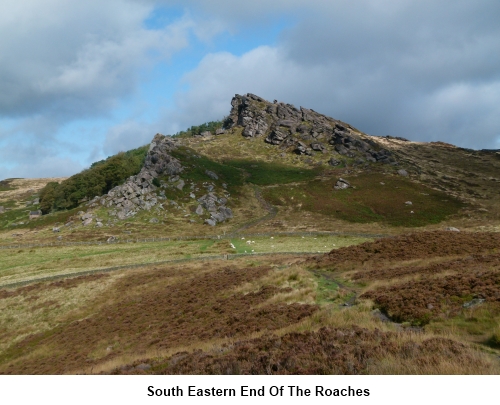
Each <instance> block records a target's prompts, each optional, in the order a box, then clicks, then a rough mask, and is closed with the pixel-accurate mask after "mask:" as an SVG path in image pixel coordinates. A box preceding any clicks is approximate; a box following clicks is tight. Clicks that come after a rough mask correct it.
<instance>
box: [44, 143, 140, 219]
mask: <svg viewBox="0 0 500 405" xmlns="http://www.w3.org/2000/svg"><path fill="white" fill-rule="evenodd" d="M147 150H148V148H147V146H143V147H140V148H137V149H133V150H130V151H128V152H125V153H123V152H122V153H118V154H117V155H114V156H111V157H109V158H107V159H106V160H101V161H99V162H95V163H93V164H92V165H91V167H90V168H89V169H87V170H84V171H82V172H80V173H78V174H75V175H74V176H71V177H70V178H68V179H66V180H64V181H63V182H61V183H56V182H51V183H48V184H47V185H46V186H45V187H44V188H43V189H42V190H41V191H40V208H41V210H42V212H43V213H44V214H46V213H49V212H51V211H58V210H66V209H72V208H75V207H77V206H78V204H79V203H80V202H81V200H83V199H90V198H93V197H95V196H100V195H103V194H106V193H107V192H108V191H109V190H111V189H112V188H113V187H116V186H118V185H120V184H122V183H123V182H124V181H125V180H126V179H128V178H129V177H130V176H134V175H136V174H137V173H139V172H140V170H141V169H142V166H143V164H144V160H145V158H146V154H147Z"/></svg>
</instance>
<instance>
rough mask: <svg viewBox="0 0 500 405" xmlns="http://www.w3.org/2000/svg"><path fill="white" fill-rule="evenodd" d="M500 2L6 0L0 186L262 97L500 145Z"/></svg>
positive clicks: (428, 134)
mask: <svg viewBox="0 0 500 405" xmlns="http://www.w3.org/2000/svg"><path fill="white" fill-rule="evenodd" d="M498 15H500V3H498V1H487V0H486V1H481V2H477V1H469V0H461V1H451V0H442V1H440V2H436V1H429V0H418V1H417V0H400V1H394V0H377V1H375V0H358V1H346V0H338V1H335V2H325V1H320V0H310V1H302V0H275V1H273V2H269V1H263V0H255V1H253V2H251V3H250V2H234V1H228V0H206V1H196V0H185V1H182V2H181V1H175V0H172V1H168V0H109V1H107V2H105V3H103V2H101V1H97V0H87V1H85V2H79V1H76V0H75V1H69V0H45V1H44V2H40V1H38V0H15V1H14V0H3V1H2V4H1V5H0V179H3V178H9V177H48V176H67V175H71V174H74V173H76V172H78V171H80V170H82V169H84V168H86V167H88V166H89V165H90V164H91V163H92V162H93V161H96V160H100V159H102V158H104V157H107V156H109V155H111V154H114V153H117V152H119V151H121V150H128V149H131V148H134V147H138V146H140V145H143V144H146V143H148V142H149V141H150V140H151V139H152V137H153V136H154V134H156V133H157V132H160V133H163V134H173V133H175V132H177V131H179V130H181V129H185V128H186V127H189V126H190V125H195V124H200V123H202V122H205V121H208V120H215V119H221V118H222V117H223V116H225V115H227V114H228V112H229V110H230V101H231V97H232V96H233V95H234V94H235V93H240V94H241V93H247V92H251V93H255V94H258V95H260V96H261V97H264V98H267V99H269V100H273V99H278V100H280V101H285V102H289V103H292V104H295V105H297V106H299V105H302V106H305V107H309V108H313V109H315V110H316V111H319V112H322V113H324V114H327V115H330V116H333V117H335V118H338V119H341V120H343V121H346V122H349V123H351V124H352V125H354V126H356V127H357V128H359V129H361V130H363V131H365V132H367V133H370V134H374V135H386V134H391V135H398V136H404V137H407V138H409V139H411V140H415V141H436V140H442V141H445V142H450V143H453V144H455V145H458V146H462V147H469V148H475V149H481V148H500V53H499V52H498V49H499V47H500V25H499V24H498V22H497V17H498Z"/></svg>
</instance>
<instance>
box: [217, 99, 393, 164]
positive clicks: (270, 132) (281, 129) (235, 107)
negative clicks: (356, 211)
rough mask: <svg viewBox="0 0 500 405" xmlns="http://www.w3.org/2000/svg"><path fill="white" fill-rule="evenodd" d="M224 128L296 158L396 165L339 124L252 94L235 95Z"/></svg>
mask: <svg viewBox="0 0 500 405" xmlns="http://www.w3.org/2000/svg"><path fill="white" fill-rule="evenodd" d="M231 106H232V109H231V113H230V114H229V117H228V118H227V120H226V127H227V128H233V127H236V126H240V127H243V130H242V135H243V136H244V137H246V138H255V137H262V138H263V140H264V141H265V142H267V143H269V144H271V145H276V146H279V147H281V148H283V149H286V150H290V151H291V152H294V153H296V154H298V155H312V154H313V153H324V154H330V155H331V156H332V157H333V158H334V160H336V159H335V158H336V157H337V158H338V157H339V155H342V156H345V157H348V158H353V159H354V158H356V159H355V160H354V162H355V163H358V164H365V163H370V162H373V163H374V162H382V163H395V159H394V157H393V156H392V154H391V152H390V151H388V150H385V149H383V148H381V147H380V145H379V144H378V143H377V142H376V141H375V140H373V139H371V137H368V136H365V135H363V136H362V135H361V133H359V132H358V131H357V130H355V129H354V128H353V127H351V126H350V125H349V124H346V123H344V122H342V121H339V120H335V119H333V118H330V117H327V116H325V115H322V114H319V113H317V112H316V111H314V110H310V109H307V108H304V107H300V108H296V107H295V106H293V105H292V104H285V103H281V102H278V101H274V102H273V103H270V102H268V101H266V100H264V99H263V98H261V97H259V96H256V95H255V94H250V93H248V94H246V95H244V96H242V95H238V94H237V95H235V96H234V97H233V99H232V101H231Z"/></svg>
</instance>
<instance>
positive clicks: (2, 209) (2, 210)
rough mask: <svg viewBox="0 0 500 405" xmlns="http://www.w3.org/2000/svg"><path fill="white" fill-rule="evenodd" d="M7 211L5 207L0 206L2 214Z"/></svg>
mask: <svg viewBox="0 0 500 405" xmlns="http://www.w3.org/2000/svg"><path fill="white" fill-rule="evenodd" d="M4 212H5V208H4V207H3V206H0V214H3V213H4Z"/></svg>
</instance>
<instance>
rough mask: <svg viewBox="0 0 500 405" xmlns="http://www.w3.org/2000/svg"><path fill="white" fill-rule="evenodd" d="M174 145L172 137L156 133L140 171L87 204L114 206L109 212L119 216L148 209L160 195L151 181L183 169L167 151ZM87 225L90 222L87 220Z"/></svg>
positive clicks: (157, 200) (120, 217) (130, 214)
mask: <svg viewBox="0 0 500 405" xmlns="http://www.w3.org/2000/svg"><path fill="white" fill-rule="evenodd" d="M176 146H177V145H176V142H175V140H172V138H170V137H166V136H164V135H161V134H156V135H155V137H154V138H153V141H152V142H151V144H150V146H149V151H148V153H147V155H146V159H145V161H144V166H143V168H142V169H141V171H140V172H139V174H137V175H135V176H131V177H130V178H129V179H128V180H127V181H126V182H125V183H124V184H122V185H120V186H117V187H115V188H113V189H111V190H110V191H109V192H108V193H107V194H105V195H103V196H101V197H95V198H94V199H93V200H91V201H90V202H89V203H88V204H87V205H88V206H90V207H91V208H93V207H97V206H99V205H101V206H105V207H107V208H113V209H114V210H113V211H111V214H112V215H116V216H117V217H118V219H125V218H127V217H130V216H133V215H135V214H137V212H138V211H140V210H150V209H151V208H152V207H154V206H156V205H157V204H158V203H159V199H160V198H161V197H158V196H157V195H156V194H154V193H153V192H154V191H155V190H156V188H157V186H155V185H154V184H153V181H154V179H156V178H157V177H158V176H160V175H161V176H177V175H178V174H180V173H181V172H182V169H183V168H182V165H181V163H180V162H179V161H178V160H177V159H176V158H174V157H173V156H171V154H170V152H171V151H172V150H173V149H175V148H176ZM181 183H182V185H181ZM183 186H184V181H183V180H179V182H178V184H177V187H178V188H180V189H182V187H183ZM84 225H85V223H84ZM86 225H90V222H89V223H88V224H86Z"/></svg>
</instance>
